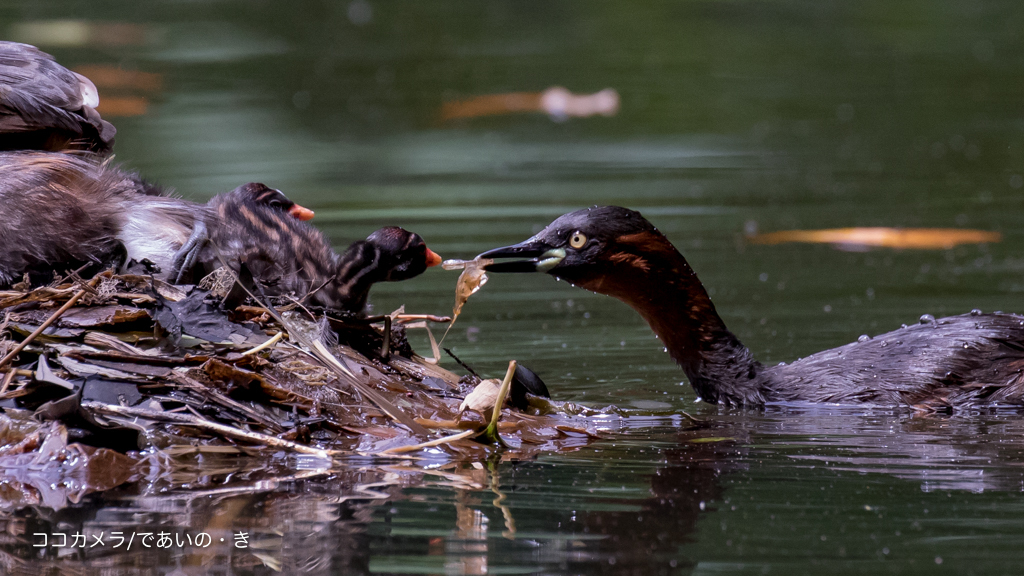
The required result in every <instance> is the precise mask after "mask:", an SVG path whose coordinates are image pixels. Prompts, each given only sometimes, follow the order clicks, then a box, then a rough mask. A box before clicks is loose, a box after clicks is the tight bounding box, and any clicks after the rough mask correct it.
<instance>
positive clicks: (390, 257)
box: [201, 194, 441, 312]
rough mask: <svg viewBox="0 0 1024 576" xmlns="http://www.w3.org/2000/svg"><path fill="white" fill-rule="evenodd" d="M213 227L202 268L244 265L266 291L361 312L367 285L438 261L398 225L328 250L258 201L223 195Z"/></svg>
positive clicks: (320, 238) (316, 234)
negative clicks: (340, 250)
mask: <svg viewBox="0 0 1024 576" xmlns="http://www.w3.org/2000/svg"><path fill="white" fill-rule="evenodd" d="M210 204H211V208H212V209H213V210H214V211H215V212H216V221H217V226H216V227H215V228H214V227H211V230H210V232H211V236H210V246H209V248H208V249H207V250H206V251H205V252H204V256H203V257H202V258H201V263H202V267H201V269H202V270H203V271H205V272H209V271H212V270H213V269H216V268H218V267H220V266H221V265H227V266H228V267H230V268H232V269H233V270H235V271H237V270H238V269H239V265H240V263H242V262H244V263H245V264H246V267H247V268H248V269H249V271H250V272H252V274H253V277H254V278H255V279H257V280H259V282H260V284H261V286H262V287H263V289H264V292H265V293H266V294H267V295H269V296H274V295H283V294H294V295H295V296H296V297H297V298H305V301H306V302H307V303H310V304H314V305H318V306H324V307H326V308H332V309H335V310H343V311H348V312H361V311H362V310H363V309H364V308H365V306H366V300H367V296H368V294H369V290H370V287H371V286H372V285H373V284H375V283H377V282H396V281H400V280H407V279H409V278H412V277H414V276H418V275H420V274H422V273H423V272H424V271H425V270H426V269H427V268H429V267H431V266H436V265H438V264H440V263H441V257H440V256H438V255H437V254H436V253H434V251H433V250H430V249H429V248H427V245H426V243H424V242H423V239H422V238H421V237H420V236H419V235H418V234H414V233H412V232H409V231H407V230H404V229H402V228H399V227H397V226H389V227H385V228H381V229H380V230H377V231H376V232H374V233H372V234H370V236H368V237H367V238H366V240H360V241H357V242H355V243H353V244H352V245H351V246H349V247H348V249H347V250H346V251H345V252H344V253H343V254H340V255H339V254H337V253H335V252H334V251H333V250H332V249H331V246H330V243H329V242H328V241H327V239H326V238H325V237H324V235H323V233H322V232H320V231H319V230H317V229H316V228H314V227H313V226H310V225H309V224H306V223H305V222H301V221H299V220H297V219H295V218H286V217H282V215H281V212H280V211H279V210H274V209H273V208H272V207H270V206H267V205H265V204H252V203H245V202H242V201H241V199H240V197H238V196H233V195H230V194H225V195H223V196H219V197H216V198H214V199H213V200H211V202H210Z"/></svg>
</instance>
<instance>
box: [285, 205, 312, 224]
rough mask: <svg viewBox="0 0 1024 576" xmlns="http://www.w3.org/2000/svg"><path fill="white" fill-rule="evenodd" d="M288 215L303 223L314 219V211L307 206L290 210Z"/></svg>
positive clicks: (296, 206) (295, 206)
mask: <svg viewBox="0 0 1024 576" xmlns="http://www.w3.org/2000/svg"><path fill="white" fill-rule="evenodd" d="M288 213H289V214H291V215H292V217H293V218H297V219H299V220H302V221H306V220H312V219H313V211H312V210H310V209H309V208H306V207H305V206H299V205H298V204H296V205H294V206H292V207H291V208H289V209H288Z"/></svg>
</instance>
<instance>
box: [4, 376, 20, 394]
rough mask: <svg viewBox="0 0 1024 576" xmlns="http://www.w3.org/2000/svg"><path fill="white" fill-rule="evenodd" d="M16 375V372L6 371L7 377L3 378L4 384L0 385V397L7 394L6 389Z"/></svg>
mask: <svg viewBox="0 0 1024 576" xmlns="http://www.w3.org/2000/svg"><path fill="white" fill-rule="evenodd" d="M17 374H18V371H17V370H8V371H7V375H6V376H4V383H3V384H0V396H3V395H4V394H6V393H7V388H8V387H9V386H10V385H11V382H13V381H14V377H15V376H17Z"/></svg>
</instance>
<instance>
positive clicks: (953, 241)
mask: <svg viewBox="0 0 1024 576" xmlns="http://www.w3.org/2000/svg"><path fill="white" fill-rule="evenodd" d="M1002 239H1003V236H1002V234H1000V233H999V232H989V231H986V230H966V229H957V228H833V229H827V230H782V231H779V232H769V233H767V234H757V235H754V236H751V237H750V238H749V240H750V242H751V243H753V244H770V245H771V244H784V243H787V242H803V243H808V244H835V245H839V246H853V247H885V248H909V249H918V250H927V249H949V248H952V247H954V246H956V245H958V244H985V243H990V242H991V243H994V242H999V241H1000V240H1002Z"/></svg>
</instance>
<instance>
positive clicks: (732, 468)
mask: <svg viewBox="0 0 1024 576" xmlns="http://www.w3.org/2000/svg"><path fill="white" fill-rule="evenodd" d="M617 425H618V426H620V428H619V430H618V432H617V433H616V434H615V435H614V437H613V438H612V439H611V440H608V441H605V442H601V443H599V444H597V445H594V446H593V447H592V448H589V449H585V450H584V451H582V452H579V453H576V454H575V455H566V456H561V457H557V458H551V457H541V458H540V459H539V460H536V461H525V462H524V461H518V462H517V461H500V460H495V461H490V462H464V463H460V462H444V461H439V462H435V463H431V462H429V461H420V462H408V463H398V464H393V463H392V464H388V463H374V462H371V461H366V460H363V461H359V460H355V461H350V462H347V463H345V464H344V465H343V466H340V467H337V466H336V467H334V468H330V469H324V468H321V467H320V466H322V464H323V463H322V462H320V461H316V460H314V459H304V458H296V457H285V456H279V457H275V458H272V459H271V461H270V462H269V465H267V464H268V463H267V462H266V461H265V460H258V459H252V458H247V457H242V456H228V455H225V456H217V455H215V454H213V455H205V456H203V457H201V458H196V459H195V461H194V462H193V463H192V464H191V465H190V466H179V467H178V468H176V469H175V471H174V473H173V474H165V475H163V476H154V477H152V478H149V479H147V480H144V481H141V482H135V483H133V484H129V485H123V486H121V487H119V488H117V489H114V490H110V491H107V492H105V493H96V494H90V495H88V496H86V497H84V498H83V499H82V500H81V501H79V502H74V503H73V502H70V501H69V502H66V503H65V504H63V505H54V503H53V502H49V503H47V504H46V505H32V506H19V507H16V508H13V509H12V508H8V509H7V511H6V512H4V513H2V514H0V523H2V524H3V525H4V527H5V530H4V533H6V534H7V538H6V540H5V541H4V542H3V544H2V545H0V551H2V553H3V562H4V565H5V566H6V567H7V568H8V572H7V573H10V574H37V573H39V570H40V569H57V567H60V569H61V570H63V571H65V572H62V573H67V572H66V571H67V570H73V571H74V572H75V573H78V574H99V573H110V572H109V571H110V570H111V569H113V570H115V571H119V572H118V573H120V571H126V570H129V569H130V570H139V569H144V570H146V569H156V570H160V571H163V572H169V571H171V570H179V571H180V572H179V573H183V574H202V573H208V571H210V570H217V569H221V570H228V571H231V572H232V573H238V574H249V573H265V572H266V570H268V569H269V570H274V571H283V572H284V573H298V572H303V573H307V572H308V573H321V574H330V573H354V574H358V573H371V572H372V573H380V572H402V573H424V574H430V573H451V574H485V573H488V570H490V571H492V572H493V571H495V570H498V571H504V570H508V569H512V568H513V567H515V570H526V571H534V570H539V571H547V572H559V573H580V572H585V573H588V574H591V573H608V574H669V573H675V572H676V570H678V569H684V568H689V569H697V568H699V567H700V566H701V562H702V558H707V557H708V554H707V553H706V551H702V548H705V547H706V546H707V542H708V540H709V539H708V538H707V534H706V532H707V528H708V523H709V522H711V523H712V524H713V525H717V524H718V523H721V525H722V529H721V534H722V536H721V538H725V540H728V541H729V545H728V546H727V547H732V546H733V545H734V544H738V543H739V542H741V541H743V542H745V543H746V544H745V546H746V549H747V550H754V549H758V548H761V549H765V550H770V552H765V554H766V555H762V557H763V558H769V559H770V563H772V562H774V563H779V562H782V563H785V562H787V561H788V560H787V559H790V560H792V559H794V558H796V557H799V556H801V555H803V554H804V553H805V551H804V549H803V548H802V546H803V545H802V544H800V542H799V538H798V539H797V541H794V542H790V543H785V542H776V541H775V535H774V534H773V533H772V532H771V531H770V530H769V531H767V532H765V530H766V529H767V528H768V526H769V525H772V524H774V523H775V522H776V521H777V520H776V514H778V515H792V514H793V512H794V511H793V510H791V507H792V506H793V504H795V503H796V502H794V499H795V500H796V501H800V502H801V504H800V508H801V509H803V510H804V512H802V513H801V515H810V516H828V515H830V514H831V515H833V516H835V521H834V523H833V524H832V525H831V526H830V527H829V529H828V530H829V531H830V532H831V533H832V534H833V536H832V537H833V539H834V541H836V542H837V544H838V545H840V546H843V547H844V548H845V550H846V552H847V553H849V554H852V555H857V554H866V552H865V551H864V550H863V549H862V547H863V543H858V542H857V539H858V538H859V535H860V534H862V533H863V532H864V530H867V531H868V532H871V531H873V530H878V529H886V528H885V527H887V526H896V525H902V524H901V522H902V521H903V519H904V517H916V518H917V520H913V521H910V522H909V524H911V525H912V524H913V523H914V522H916V523H917V524H918V528H917V529H914V530H915V531H916V532H914V531H911V530H906V529H905V530H904V531H905V532H907V533H908V536H909V535H910V534H916V533H920V534H917V536H915V538H918V539H919V538H920V537H921V536H927V537H929V538H934V537H936V536H935V535H936V534H943V533H948V532H949V531H953V532H956V531H957V530H959V528H958V527H957V525H956V523H955V522H953V521H952V520H951V519H950V516H949V514H951V513H953V510H955V508H956V506H957V505H958V504H959V503H960V502H962V499H961V498H959V497H958V498H957V499H956V500H954V499H952V498H951V496H952V494H954V493H957V492H963V493H968V494H980V493H989V492H993V491H995V492H998V491H1007V492H1020V491H1021V490H1022V489H1024V470H1022V469H1021V468H1020V467H1019V466H1017V464H1016V463H1017V462H1018V461H1019V460H1020V459H1021V455H1022V451H1024V441H1022V442H1017V441H1011V440H1010V439H1012V438H1021V437H1024V436H1021V435H1020V434H1019V432H1020V430H1018V428H1020V426H1021V424H1020V422H1019V419H1018V418H1016V417H1015V416H1000V415H997V414H986V415H978V416H975V417H954V418H935V417H929V418H915V417H912V416H909V415H906V414H888V413H884V412H870V413H865V412H854V411H849V410H843V409H823V408H821V407H808V408H801V407H789V408H786V409H771V410H769V412H768V413H766V414H764V415H758V414H749V413H738V412H727V413H721V414H718V415H712V416H710V417H706V418H705V419H703V420H701V421H700V422H692V421H686V420H682V421H680V420H678V419H672V420H670V421H666V420H665V419H663V418H625V419H623V420H620V421H618V422H617ZM652 425H653V427H652ZM666 425H669V426H668V427H666ZM179 464H180V463H179ZM307 467H308V468H309V469H305V470H304V469H303V468H307ZM886 478H888V480H886ZM769 479H772V480H771V481H769ZM5 484H6V485H10V479H9V478H8V480H7V482H5ZM901 484H902V485H905V486H907V487H908V488H914V489H916V490H917V491H918V493H919V494H921V495H922V498H923V499H922V500H921V503H919V504H916V505H915V504H914V503H913V500H914V499H913V497H911V498H909V499H908V498H907V497H906V496H905V493H906V491H905V490H904V489H902V488H900V485H901ZM787 486H788V487H789V488H790V489H788V490H787V489H783V490H779V488H780V487H787ZM871 486H889V487H890V488H889V489H888V490H885V489H883V490H881V491H879V490H877V489H874V490H872V488H871ZM819 487H820V488H821V489H822V490H826V491H827V493H828V494H827V496H825V495H824V494H823V495H822V497H818V498H814V497H812V498H811V499H808V496H809V495H810V494H812V493H813V492H815V491H817V489H818V488H819ZM893 489H896V490H897V492H896V493H895V494H893V493H892V490H893ZM929 494H934V495H936V496H939V497H938V498H930V497H929V496H928V495H929ZM908 505H909V508H908ZM951 506H952V507H953V508H950V507H951ZM769 511H772V512H774V513H773V514H772V515H771V518H770V519H769V518H767V516H768V515H769V514H768V512H769ZM1007 513H1009V511H1007ZM737 514H742V515H743V516H742V518H746V519H747V520H743V521H741V523H740V524H734V523H735V522H736V520H735V519H734V520H730V518H732V517H734V516H737ZM857 515H861V517H859V518H858V517H857ZM997 515H1000V514H997ZM890 516H896V517H899V518H900V522H896V521H895V519H893V518H890ZM924 516H928V518H927V520H929V521H930V524H928V525H923V527H922V522H924V520H925V519H926V518H924ZM954 516H955V513H954ZM716 517H722V519H721V520H720V521H719V520H714V519H715V518H716ZM794 520H796V518H795V517H794ZM893 522H895V524H894V523H893ZM865 523H866V524H865ZM1006 529H1007V530H1010V531H1015V532H1017V533H1020V532H1021V531H1022V530H1024V523H1020V522H1018V523H1016V524H1013V525H1012V526H1010V527H1007V528H1006ZM847 531H849V532H847ZM115 533H120V534H118V535H117V536H114V535H115ZM132 533H135V534H136V535H137V537H138V538H140V540H138V541H136V542H135V544H134V545H133V548H132V549H130V550H129V549H128V548H127V538H129V537H130V535H131V534H132ZM145 533H150V534H152V535H153V536H152V540H147V543H148V544H149V545H150V547H148V548H147V547H146V545H144V544H141V542H142V540H141V538H142V536H141V535H142V534H145ZM162 533H166V534H168V535H169V536H168V537H167V538H168V539H166V540H161V542H162V543H163V546H158V545H157V544H156V542H157V541H158V539H160V537H161V536H160V535H161V534H162ZM844 533H846V534H847V535H846V536H844V535H843V534H844ZM55 534H64V535H65V536H64V537H62V538H66V542H65V541H63V540H61V543H64V544H66V546H63V547H57V546H56V544H57V542H58V540H57V539H56V536H54V535H55ZM200 534H207V535H209V537H210V542H209V543H208V545H206V544H207V543H206V542H205V541H204V540H201V539H200V540H197V538H201V537H200V536H199V535H200ZM701 534H704V536H703V537H701V536H700V535H701ZM897 534H899V530H897ZM44 535H46V536H44ZM75 535H81V539H76V538H77V537H76V536H75ZM120 536H124V537H125V538H126V541H125V542H123V543H120V544H119V541H120ZM44 537H46V538H48V542H47V544H48V546H47V547H42V546H40V544H41V543H42V539H43V538H44ZM174 538H179V541H180V542H181V544H182V545H181V546H179V545H178V544H177V543H175V541H174ZM188 538H192V542H195V543H197V544H194V545H191V546H190V545H187V544H186V542H188ZM712 539H713V538H712ZM82 542H87V543H88V544H89V545H86V546H85V547H81V543H82ZM99 542H103V543H104V544H102V545H101V544H98V543H99ZM701 542H703V543H704V545H703V546H701V544H700V543H701ZM720 543H721V542H720ZM72 544H74V546H73V545H72ZM92 544H97V545H95V546H91V545H92ZM115 544H118V545H117V546H115ZM840 558H842V556H836V559H837V560H838V559H840Z"/></svg>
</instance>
